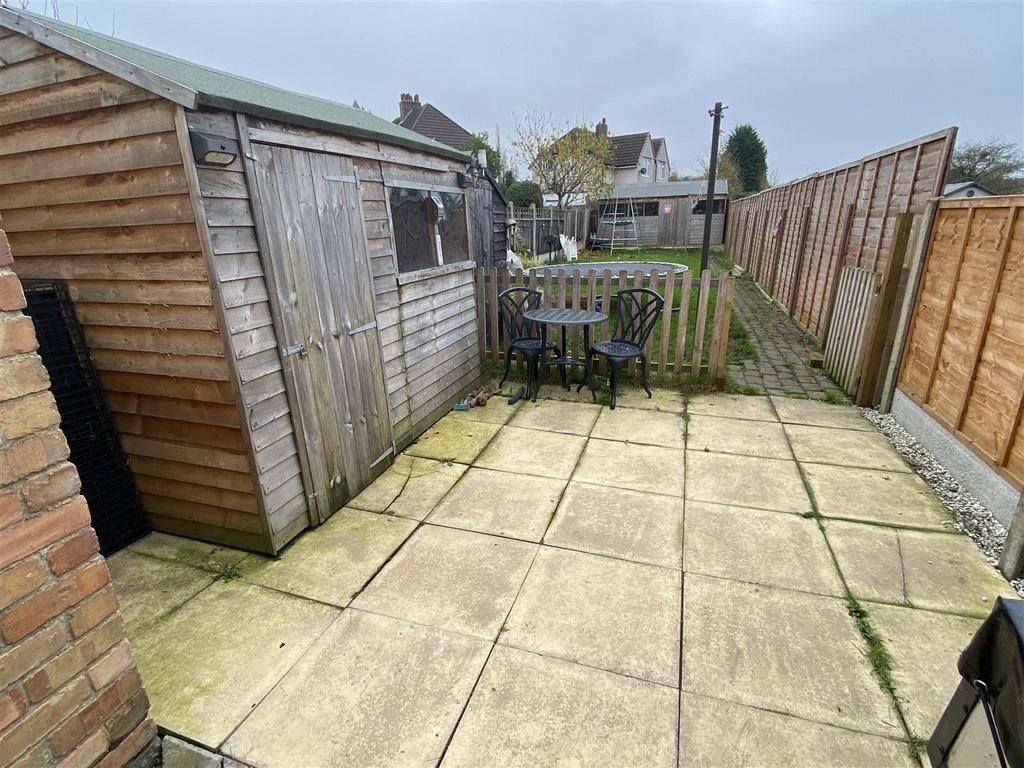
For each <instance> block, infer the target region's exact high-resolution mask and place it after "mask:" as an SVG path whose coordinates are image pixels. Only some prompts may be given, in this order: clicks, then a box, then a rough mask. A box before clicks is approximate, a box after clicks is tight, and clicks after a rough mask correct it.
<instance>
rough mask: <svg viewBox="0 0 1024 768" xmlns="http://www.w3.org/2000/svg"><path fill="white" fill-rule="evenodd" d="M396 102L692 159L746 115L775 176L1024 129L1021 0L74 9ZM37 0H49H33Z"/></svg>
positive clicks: (98, 25)
mask: <svg viewBox="0 0 1024 768" xmlns="http://www.w3.org/2000/svg"><path fill="white" fill-rule="evenodd" d="M76 6H77V10H78V13H79V19H80V22H81V19H83V18H84V19H86V20H88V22H89V24H90V25H91V26H92V28H93V29H95V30H96V31H101V32H109V31H110V26H111V19H115V23H116V34H117V36H118V37H123V38H125V39H128V40H132V41H135V42H138V43H140V44H143V45H148V46H150V47H153V48H158V49H161V50H165V51H167V52H169V53H173V54H175V55H178V56H182V57H184V58H187V59H191V60H194V61H198V62H201V63H203V64H207V65H210V66H214V67H218V68H220V69H225V70H229V71H232V72H235V73H237V74H241V75H245V76H247V77H252V78H256V79H259V80H264V81H267V82H271V83H274V84H275V85H280V86H283V87H286V88H291V89H293V90H298V91H304V92H307V93H312V94H315V95H318V96H323V97H326V98H331V99H336V100H338V101H342V102H345V103H351V102H352V100H353V99H358V100H359V103H360V104H361V105H362V106H363V107H365V108H367V109H369V110H370V111H372V112H374V113H375V114H377V115H380V116H382V117H386V118H388V119H391V118H393V117H395V116H396V114H397V110H398V95H399V93H400V92H402V91H410V92H414V93H419V94H420V98H421V100H425V101H430V102H432V103H433V104H434V105H435V106H437V107H438V108H440V109H441V110H442V111H444V112H446V113H447V114H448V115H449V116H451V117H452V118H453V119H455V120H456V121H457V122H459V123H460V124H462V125H463V126H464V127H466V128H467V129H469V130H471V131H474V132H476V131H488V132H489V133H490V134H491V136H492V138H493V136H494V133H495V126H496V125H498V126H500V128H501V136H502V139H503V143H504V144H505V145H506V146H507V145H508V143H509V140H510V139H511V137H512V135H513V134H514V127H515V118H514V114H516V113H518V114H520V115H522V114H523V113H524V112H527V111H529V110H532V109H539V110H541V111H544V112H551V113H553V114H554V115H555V117H556V118H557V119H558V120H559V121H578V120H580V119H585V120H586V121H588V122H594V121H596V120H599V119H600V118H601V117H607V118H608V123H609V127H610V130H611V132H612V133H613V134H617V133H632V132H636V131H644V130H649V131H651V132H652V134H654V135H655V136H665V137H666V139H667V140H668V147H669V154H670V158H671V161H672V165H673V167H674V168H675V169H676V170H679V171H680V172H682V173H692V172H695V169H696V165H697V161H698V158H699V157H700V156H701V155H702V154H706V151H707V150H706V147H707V144H708V141H709V137H710V119H709V118H708V117H707V110H708V108H710V107H711V106H712V104H713V103H714V101H715V100H716V99H721V100H722V101H723V102H724V103H725V104H727V105H728V106H729V110H728V112H727V113H726V121H725V127H726V128H727V129H728V128H729V127H731V126H733V125H735V124H737V123H738V122H750V123H752V124H753V125H754V126H755V127H756V128H757V129H758V130H759V131H760V133H761V136H762V137H763V138H764V140H765V142H766V144H767V146H768V153H769V154H768V163H769V167H770V168H771V169H773V170H774V171H775V172H776V173H777V175H778V177H779V180H780V181H786V180H789V179H791V178H795V177H798V176H801V175H804V174H806V173H810V172H812V171H815V170H821V169H824V168H828V167H830V166H833V165H837V164H840V163H843V162H846V161H849V160H853V159H855V158H857V157H860V156H861V155H863V154H866V153H869V152H873V151H875V150H878V149H882V148H883V147H886V146H890V145H893V144H897V143H900V142H903V141H905V140H907V139H911V138H914V137H916V136H919V135H923V134H926V133H930V132H932V131H936V130H939V129H942V128H946V127H948V126H950V125H957V126H959V127H960V134H959V136H960V140H961V141H965V140H967V141H969V140H977V139H982V138H986V137H988V136H999V137H1002V138H1005V139H1009V140H1012V141H1017V142H1020V141H1022V139H1024V11H1022V9H1024V3H1022V2H1020V0H1017V1H1016V2H1003V3H981V2H964V3H938V2H936V3H924V2H908V3H865V4H823V3H818V4H797V3H778V2H771V3H724V2H720V3H678V4H642V3H596V4H591V3H561V4H529V3H516V4H491V3H437V4H434V3H426V2H422V3H417V4H342V3H300V2H261V3H242V2H223V1H222V2H218V3H198V2H181V1H178V2H172V3H165V2H138V1H136V2H79V3H72V2H69V0H60V7H61V15H62V18H63V19H64V20H66V21H74V15H75V9H76ZM30 7H31V8H32V9H33V10H37V11H38V10H41V8H42V3H41V2H39V1H38V0H37V1H36V2H33V3H32V4H31V5H30Z"/></svg>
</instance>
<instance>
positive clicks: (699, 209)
mask: <svg viewBox="0 0 1024 768" xmlns="http://www.w3.org/2000/svg"><path fill="white" fill-rule="evenodd" d="M705 210H707V198H706V197H702V198H701V199H700V200H698V201H697V202H696V204H695V205H694V206H693V212H694V213H699V214H703V213H704V211H705ZM711 213H713V214H715V213H725V200H723V199H721V198H719V199H717V200H715V205H714V207H712V209H711Z"/></svg>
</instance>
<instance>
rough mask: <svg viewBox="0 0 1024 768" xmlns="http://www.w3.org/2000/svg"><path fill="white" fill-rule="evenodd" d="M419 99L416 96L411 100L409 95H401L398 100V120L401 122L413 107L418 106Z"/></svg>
mask: <svg viewBox="0 0 1024 768" xmlns="http://www.w3.org/2000/svg"><path fill="white" fill-rule="evenodd" d="M419 103H420V97H419V94H416V98H415V99H413V97H412V94H411V93H403V94H402V95H401V96H400V97H399V99H398V119H399V120H402V119H404V118H405V116H406V115H408V114H409V113H410V112H411V111H412V110H413V108H414V107H417V106H419Z"/></svg>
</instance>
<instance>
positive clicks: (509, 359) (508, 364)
mask: <svg viewBox="0 0 1024 768" xmlns="http://www.w3.org/2000/svg"><path fill="white" fill-rule="evenodd" d="M511 369H512V347H511V346H510V347H509V348H508V350H507V351H506V352H505V375H504V376H502V377H501V383H500V384H498V389H501V388H502V387H504V386H505V381H506V380H507V379H508V372H509V371H510V370H511Z"/></svg>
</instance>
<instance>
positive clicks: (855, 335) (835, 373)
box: [825, 267, 877, 394]
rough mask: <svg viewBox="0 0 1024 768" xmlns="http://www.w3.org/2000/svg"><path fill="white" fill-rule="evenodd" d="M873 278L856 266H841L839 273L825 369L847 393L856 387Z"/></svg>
mask: <svg viewBox="0 0 1024 768" xmlns="http://www.w3.org/2000/svg"><path fill="white" fill-rule="evenodd" d="M876 280H877V278H876V276H875V273H874V272H872V271H871V270H869V269H858V268H857V267H843V270H842V274H841V275H840V276H839V289H838V291H837V293H836V300H835V310H834V316H833V318H832V321H831V324H830V325H829V330H828V341H827V342H826V343H825V370H826V371H828V373H829V375H830V376H831V377H832V378H833V379H835V381H836V383H837V384H838V385H839V386H840V387H842V388H843V390H844V391H846V392H848V393H850V394H853V393H854V392H855V390H856V387H857V374H858V372H859V371H860V361H861V359H862V358H861V353H862V347H863V343H862V342H863V340H864V328H865V325H866V324H867V318H868V311H869V309H870V307H871V298H872V296H873V295H874V293H875V283H876Z"/></svg>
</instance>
